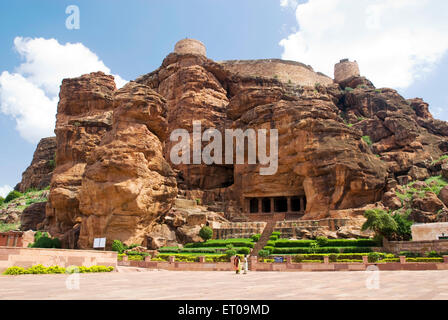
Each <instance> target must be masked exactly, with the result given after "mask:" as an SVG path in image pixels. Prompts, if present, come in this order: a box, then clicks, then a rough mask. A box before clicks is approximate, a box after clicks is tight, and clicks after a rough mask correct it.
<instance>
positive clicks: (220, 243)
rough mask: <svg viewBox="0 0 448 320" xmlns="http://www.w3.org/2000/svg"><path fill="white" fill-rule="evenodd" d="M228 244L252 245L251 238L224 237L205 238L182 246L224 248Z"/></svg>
mask: <svg viewBox="0 0 448 320" xmlns="http://www.w3.org/2000/svg"><path fill="white" fill-rule="evenodd" d="M229 244H231V245H233V246H234V247H249V248H253V247H254V242H253V240H252V239H226V240H207V241H206V242H196V243H187V244H186V245H185V246H184V248H208V247H222V248H225V247H226V246H228V245H229Z"/></svg>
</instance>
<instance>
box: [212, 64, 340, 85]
mask: <svg viewBox="0 0 448 320" xmlns="http://www.w3.org/2000/svg"><path fill="white" fill-rule="evenodd" d="M218 63H220V64H221V65H222V66H224V68H226V69H227V70H229V71H230V72H232V73H236V74H238V75H241V76H251V77H254V76H255V77H264V78H276V79H278V80H280V81H282V82H285V83H291V84H294V85H304V86H314V85H315V84H317V83H319V84H322V85H327V84H332V83H333V79H331V78H330V77H328V76H326V75H324V74H322V73H319V72H315V71H314V70H313V68H312V67H310V66H307V65H305V64H303V63H300V62H295V61H287V60H280V59H262V60H228V61H220V62H218Z"/></svg>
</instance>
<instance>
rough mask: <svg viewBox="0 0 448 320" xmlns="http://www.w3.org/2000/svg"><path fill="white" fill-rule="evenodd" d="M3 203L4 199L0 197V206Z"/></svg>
mask: <svg viewBox="0 0 448 320" xmlns="http://www.w3.org/2000/svg"><path fill="white" fill-rule="evenodd" d="M3 202H5V198H3V197H0V206H1V205H2V204H3Z"/></svg>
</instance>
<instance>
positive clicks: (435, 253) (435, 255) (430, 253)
mask: <svg viewBox="0 0 448 320" xmlns="http://www.w3.org/2000/svg"><path fill="white" fill-rule="evenodd" d="M426 256H427V257H428V258H440V255H439V254H438V253H437V252H436V251H434V250H432V251H429V252H428V253H426Z"/></svg>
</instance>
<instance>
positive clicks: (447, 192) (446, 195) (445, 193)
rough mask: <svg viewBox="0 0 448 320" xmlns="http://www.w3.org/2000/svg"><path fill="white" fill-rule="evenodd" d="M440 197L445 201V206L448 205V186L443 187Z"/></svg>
mask: <svg viewBox="0 0 448 320" xmlns="http://www.w3.org/2000/svg"><path fill="white" fill-rule="evenodd" d="M439 199H440V200H441V201H442V202H443V204H444V205H445V206H448V186H446V187H443V189H442V190H441V191H440V193H439Z"/></svg>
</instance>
